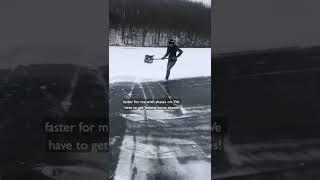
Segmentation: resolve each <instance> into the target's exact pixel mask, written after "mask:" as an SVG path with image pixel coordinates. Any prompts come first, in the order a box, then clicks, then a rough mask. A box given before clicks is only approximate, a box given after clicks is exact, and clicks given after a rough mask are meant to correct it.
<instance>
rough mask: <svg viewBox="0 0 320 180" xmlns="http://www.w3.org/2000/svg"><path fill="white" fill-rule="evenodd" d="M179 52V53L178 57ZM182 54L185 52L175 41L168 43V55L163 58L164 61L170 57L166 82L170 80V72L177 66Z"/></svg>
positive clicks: (171, 40)
mask: <svg viewBox="0 0 320 180" xmlns="http://www.w3.org/2000/svg"><path fill="white" fill-rule="evenodd" d="M177 52H179V54H178V55H177ZM182 53H183V51H182V50H181V49H180V48H179V47H178V46H177V45H176V44H175V42H174V40H173V39H170V41H169V42H168V48H167V53H166V54H165V55H164V56H163V57H162V58H161V59H162V60H163V59H165V58H166V57H167V56H168V55H169V58H168V64H167V73H166V80H168V79H169V76H170V70H171V68H172V67H173V66H174V65H175V64H176V62H177V59H178V57H180V56H181V54H182Z"/></svg>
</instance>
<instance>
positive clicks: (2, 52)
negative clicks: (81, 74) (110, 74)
mask: <svg viewBox="0 0 320 180" xmlns="http://www.w3.org/2000/svg"><path fill="white" fill-rule="evenodd" d="M105 8H106V1H104V0H92V1H88V0H27V1H26V0H1V1H0V22H1V28H0V58H1V59H0V68H4V67H5V66H6V65H8V64H9V62H13V63H14V64H17V63H18V64H22V63H26V64H28V63H29V62H37V63H42V62H43V63H47V62H72V63H76V64H78V63H80V64H97V63H99V64H106V59H105V57H104V53H105V49H104V40H105V25H106V24H105V22H106V10H105Z"/></svg>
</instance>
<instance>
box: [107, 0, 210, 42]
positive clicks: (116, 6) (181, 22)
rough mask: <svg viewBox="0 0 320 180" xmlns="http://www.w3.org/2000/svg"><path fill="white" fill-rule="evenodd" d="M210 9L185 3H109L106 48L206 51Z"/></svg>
mask: <svg viewBox="0 0 320 180" xmlns="http://www.w3.org/2000/svg"><path fill="white" fill-rule="evenodd" d="M210 14H211V8H210V7H208V6H205V5H204V4H201V3H195V2H191V1H187V0H111V1H110V33H109V44H110V45H122V46H123V45H124V46H147V47H148V46H166V45H167V41H168V39H170V38H172V39H175V40H176V42H177V43H178V44H179V45H180V46H181V47H210V44H211V36H210V33H211V31H210V26H211V25H210V23H211V17H210Z"/></svg>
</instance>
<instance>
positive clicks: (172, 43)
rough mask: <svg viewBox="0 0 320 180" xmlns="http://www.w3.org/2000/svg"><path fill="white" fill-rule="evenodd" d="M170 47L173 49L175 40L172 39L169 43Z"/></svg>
mask: <svg viewBox="0 0 320 180" xmlns="http://www.w3.org/2000/svg"><path fill="white" fill-rule="evenodd" d="M168 45H169V46H170V47H173V46H174V40H173V39H170V40H169V42H168Z"/></svg>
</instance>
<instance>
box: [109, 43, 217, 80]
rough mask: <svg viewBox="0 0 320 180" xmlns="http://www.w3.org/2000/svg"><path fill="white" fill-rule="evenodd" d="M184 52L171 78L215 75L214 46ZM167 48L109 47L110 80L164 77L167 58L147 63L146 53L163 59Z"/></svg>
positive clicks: (173, 69) (172, 70) (186, 49)
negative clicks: (213, 71)
mask: <svg viewBox="0 0 320 180" xmlns="http://www.w3.org/2000/svg"><path fill="white" fill-rule="evenodd" d="M181 49H182V50H183V54H182V55H181V57H180V58H179V59H178V61H177V63H176V65H175V66H174V67H173V68H172V69H171V73H170V79H180V78H191V77H204V76H211V49H210V48H181ZM165 53H166V48H153V47H116V46H111V47H109V82H110V83H113V82H120V81H148V80H152V81H154V80H164V78H165V73H166V66H167V60H159V61H156V60H155V61H153V63H152V64H147V63H144V57H145V55H154V57H155V58H161V57H163V55H164V54H165Z"/></svg>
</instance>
